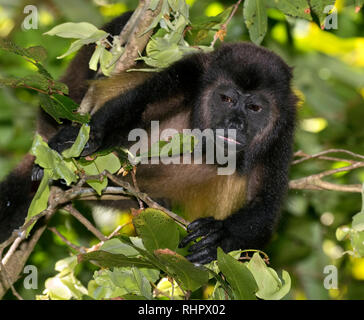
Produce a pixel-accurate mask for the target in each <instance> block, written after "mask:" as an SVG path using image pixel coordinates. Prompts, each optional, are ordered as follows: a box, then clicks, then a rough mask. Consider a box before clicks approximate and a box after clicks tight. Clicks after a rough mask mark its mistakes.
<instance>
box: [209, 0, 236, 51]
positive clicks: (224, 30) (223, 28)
mask: <svg viewBox="0 0 364 320" xmlns="http://www.w3.org/2000/svg"><path fill="white" fill-rule="evenodd" d="M241 1H242V0H239V1H238V2H237V3H235V4H234V8H233V10H232V11H231V13H230V16H229V18H228V19H227V20H226V22H225V23H224V24H222V25H221V27H220V29H219V30H218V31H216V33H215V35H214V40H212V42H211V45H210V47H211V48H213V47H214V46H215V43H216V41H217V39H219V35H220V34H221V32H226V29H227V26H228V24H229V23H230V21H231V19H232V18H233V16H234V15H235V13H236V11H237V10H238V7H239V5H240V3H241Z"/></svg>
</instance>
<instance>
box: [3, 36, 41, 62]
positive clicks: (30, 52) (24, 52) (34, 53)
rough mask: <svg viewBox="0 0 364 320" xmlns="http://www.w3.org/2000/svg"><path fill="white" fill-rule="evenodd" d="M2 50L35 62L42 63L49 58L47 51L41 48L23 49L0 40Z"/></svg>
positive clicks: (5, 40)
mask: <svg viewBox="0 0 364 320" xmlns="http://www.w3.org/2000/svg"><path fill="white" fill-rule="evenodd" d="M0 49H2V50H6V51H8V52H11V53H14V54H16V55H19V56H22V57H25V58H29V59H32V60H34V61H42V60H44V59H46V58H47V51H46V50H45V49H44V48H43V47H41V46H34V47H29V48H22V47H19V46H18V45H16V44H15V43H13V42H12V41H10V40H7V39H1V38H0Z"/></svg>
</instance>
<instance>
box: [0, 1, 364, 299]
mask: <svg viewBox="0 0 364 320" xmlns="http://www.w3.org/2000/svg"><path fill="white" fill-rule="evenodd" d="M271 1H274V0H271ZM268 2H269V1H268ZM187 3H188V4H189V5H190V6H191V9H190V18H191V20H192V21H193V20H194V18H197V17H200V16H201V15H207V16H213V15H216V14H218V13H220V12H221V11H223V10H224V9H225V8H226V7H228V6H230V5H232V4H234V3H235V1H207V0H196V1H193V0H189V1H187ZM28 4H32V5H36V6H37V8H38V12H39V25H38V27H39V28H38V29H37V30H33V29H31V30H23V29H22V28H21V23H22V22H23V20H24V18H25V17H26V14H25V13H24V12H23V9H24V7H25V6H26V5H28ZM136 5H137V1H136V0H127V1H116V0H115V1H113V0H94V1H91V0H90V1H88V0H39V1H37V0H33V1H22V0H0V37H7V38H9V39H11V40H13V41H14V42H15V43H17V44H18V45H20V46H23V47H28V46H34V45H42V46H44V47H45V48H46V49H47V50H48V54H49V56H48V59H47V61H46V64H45V65H46V67H47V69H48V71H50V72H51V74H52V75H53V76H54V77H55V78H58V77H59V76H60V75H61V74H62V73H63V72H64V70H65V68H66V67H67V65H68V63H69V60H70V59H71V57H67V58H66V59H63V60H57V59H56V57H57V56H59V55H60V54H62V53H64V52H65V51H66V50H67V48H68V46H69V44H70V41H69V40H67V39H61V38H57V37H48V36H43V35H42V34H43V33H44V32H46V31H48V30H49V29H51V28H52V27H53V26H54V25H57V24H60V23H63V22H69V21H72V22H81V21H87V22H91V23H93V24H95V25H96V26H101V25H102V24H103V23H105V22H107V21H109V20H110V19H112V18H113V17H116V16H118V15H120V14H122V13H123V12H125V11H128V10H131V9H134V8H135V7H136ZM336 8H337V10H338V28H337V29H331V30H325V31H323V30H321V29H320V28H319V27H318V26H317V25H316V24H314V23H312V22H308V21H305V20H299V19H292V18H287V17H285V16H284V15H283V14H282V13H280V12H279V11H277V10H274V9H269V11H268V15H269V24H268V33H267V35H266V37H265V39H264V41H263V43H262V45H263V46H265V47H267V48H269V49H271V50H273V51H275V52H277V53H278V54H280V55H281V56H282V57H283V58H284V59H285V60H286V61H287V62H288V64H289V65H291V66H293V67H294V77H295V80H294V85H295V87H296V89H297V90H298V92H299V94H300V96H301V98H302V103H301V105H300V106H299V123H298V128H297V133H296V142H295V150H296V151H297V150H303V151H304V152H305V153H310V154H311V153H315V152H319V151H322V150H326V149H329V148H343V149H348V150H351V151H353V152H356V153H361V154H364V103H363V97H364V14H363V9H362V10H361V11H360V12H358V13H356V12H355V2H354V1H349V0H339V1H336ZM212 36H213V33H211V37H210V38H209V39H208V40H207V41H206V43H207V44H209V43H210V42H211V39H212ZM241 40H246V41H249V35H248V31H247V29H246V27H245V25H244V23H243V18H242V8H241V7H240V8H239V10H238V11H237V13H236V15H235V16H234V18H233V19H232V21H231V23H230V24H229V26H228V32H227V36H226V38H225V41H226V42H234V41H241ZM33 68H34V67H33V66H32V65H31V64H30V63H27V62H26V61H24V60H23V59H21V58H20V57H17V56H15V55H12V54H7V53H4V52H2V51H0V77H7V76H18V77H22V76H25V75H27V74H30V73H32V71H33V70H34V69H33ZM37 108H38V98H37V95H36V94H35V93H34V92H31V91H28V90H25V89H9V88H1V89H0V179H2V178H3V177H4V176H6V174H7V173H8V172H9V171H10V170H11V169H12V168H13V167H14V166H15V165H16V164H17V163H18V162H19V161H20V159H21V158H22V157H23V155H24V154H25V153H26V152H27V151H28V149H29V148H30V146H31V143H32V139H33V134H34V130H35V115H36V111H37ZM345 165H346V164H345V163H340V162H325V161H320V160H315V161H308V162H305V163H304V164H299V165H296V166H293V167H292V170H291V178H298V177H303V176H308V175H310V174H313V173H317V172H321V171H323V170H325V169H331V168H338V167H340V166H345ZM330 181H333V182H335V183H343V184H353V183H363V182H364V170H363V169H359V170H355V171H351V172H346V173H345V172H344V173H340V174H336V175H335V176H334V177H332V179H331V180H330ZM360 208H361V196H360V194H352V193H340V192H333V191H290V192H289V195H288V197H287V201H286V203H285V206H284V209H283V213H282V219H281V223H280V225H279V228H278V232H277V233H276V235H275V237H274V239H273V241H272V242H271V244H270V246H269V247H268V248H267V249H266V252H267V253H268V255H269V256H270V258H271V264H272V267H273V268H275V269H280V268H282V269H286V270H287V271H288V272H289V273H290V275H291V277H292V280H293V283H292V290H291V293H290V295H289V296H288V297H286V298H287V299H363V298H364V258H363V259H357V258H352V257H350V256H348V255H344V256H342V253H343V251H345V250H347V249H349V244H348V243H345V242H340V243H339V242H338V241H337V240H336V238H335V231H336V228H337V227H338V226H341V225H343V224H346V223H350V222H351V217H352V216H353V215H354V214H355V213H357V212H359V211H360ZM90 215H91V213H90ZM102 216H105V212H103V215H101V217H102ZM111 216H112V217H113V218H112V219H111V220H112V221H111V222H110V221H109V220H110V217H109V218H107V219H106V220H108V221H106V224H105V219H100V215H99V217H98V218H97V217H96V214H95V212H94V219H95V223H96V224H98V225H99V226H100V224H103V228H104V229H105V228H108V225H109V224H110V223H111V226H109V228H111V227H112V226H113V225H114V224H115V223H125V222H126V221H128V219H129V216H128V215H126V214H122V213H119V214H116V215H115V214H114V215H111ZM95 217H96V218H95ZM51 223H52V225H57V229H58V230H59V231H60V232H62V233H63V234H64V235H65V236H66V237H67V238H68V239H69V240H71V241H72V242H74V243H76V244H81V245H84V246H86V247H89V246H90V245H92V244H93V243H96V241H95V239H93V238H92V237H91V236H90V234H89V233H87V231H85V229H84V228H83V227H82V226H81V225H79V224H78V223H77V222H75V221H74V220H72V219H71V218H70V217H69V216H67V215H63V214H62V213H60V214H59V215H56V216H55V217H54V218H53V220H52V222H51ZM68 253H69V249H68V247H66V246H65V244H64V243H62V242H61V241H60V240H59V239H58V238H56V237H55V236H54V235H53V234H52V233H51V232H50V231H46V233H45V234H44V235H43V237H42V239H41V241H40V242H39V244H38V245H37V247H36V250H35V251H34V253H33V254H32V256H31V258H30V261H29V264H34V265H36V266H37V267H38V270H39V288H38V290H25V289H24V288H23V287H22V285H21V284H18V286H17V288H18V290H19V292H20V293H21V295H22V296H23V297H25V298H29V299H32V298H34V296H35V294H39V293H41V291H42V290H43V289H44V287H43V284H44V280H45V279H46V278H48V277H50V276H53V275H54V274H55V271H54V264H55V262H56V261H57V260H59V259H61V258H64V257H66V256H68ZM330 264H333V265H336V266H337V267H338V276H339V288H338V289H337V290H335V289H332V290H326V289H325V288H324V286H323V279H324V277H325V274H324V273H323V269H324V267H325V266H326V265H330ZM89 268H90V269H89ZM91 276H92V267H91V266H86V265H83V266H82V267H80V270H79V273H78V277H79V279H80V280H81V281H83V282H84V284H86V283H87V281H88V280H89V279H90V277H91ZM208 291H209V288H207V289H206V292H205V293H204V296H206V294H207V293H208ZM7 298H11V295H10V294H8V296H7Z"/></svg>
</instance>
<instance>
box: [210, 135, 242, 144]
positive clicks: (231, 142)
mask: <svg viewBox="0 0 364 320" xmlns="http://www.w3.org/2000/svg"><path fill="white" fill-rule="evenodd" d="M216 137H217V138H220V139H222V140H224V141H225V142H227V143H228V144H237V145H242V143H240V142H239V141H237V140H235V139H233V138H228V137H224V136H220V135H216Z"/></svg>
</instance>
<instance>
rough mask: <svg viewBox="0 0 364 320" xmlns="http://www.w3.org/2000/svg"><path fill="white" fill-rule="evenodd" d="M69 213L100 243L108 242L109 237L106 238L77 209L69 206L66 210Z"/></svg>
mask: <svg viewBox="0 0 364 320" xmlns="http://www.w3.org/2000/svg"><path fill="white" fill-rule="evenodd" d="M64 209H65V210H66V211H68V212H69V213H70V214H71V215H72V216H74V217H75V218H76V219H77V220H78V221H79V222H81V223H82V224H83V225H84V226H85V227H86V228H87V230H89V231H90V232H91V233H93V234H94V235H95V237H96V238H98V239H99V240H100V241H106V240H107V237H106V236H104V235H103V234H102V233H101V232H100V231H99V230H98V229H97V228H95V227H94V226H93V225H92V223H91V222H90V221H88V220H87V219H86V218H85V217H84V216H83V215H82V214H81V213H80V212H79V211H78V210H77V209H75V208H74V207H73V206H72V205H67V206H66V207H65V208H64Z"/></svg>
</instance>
